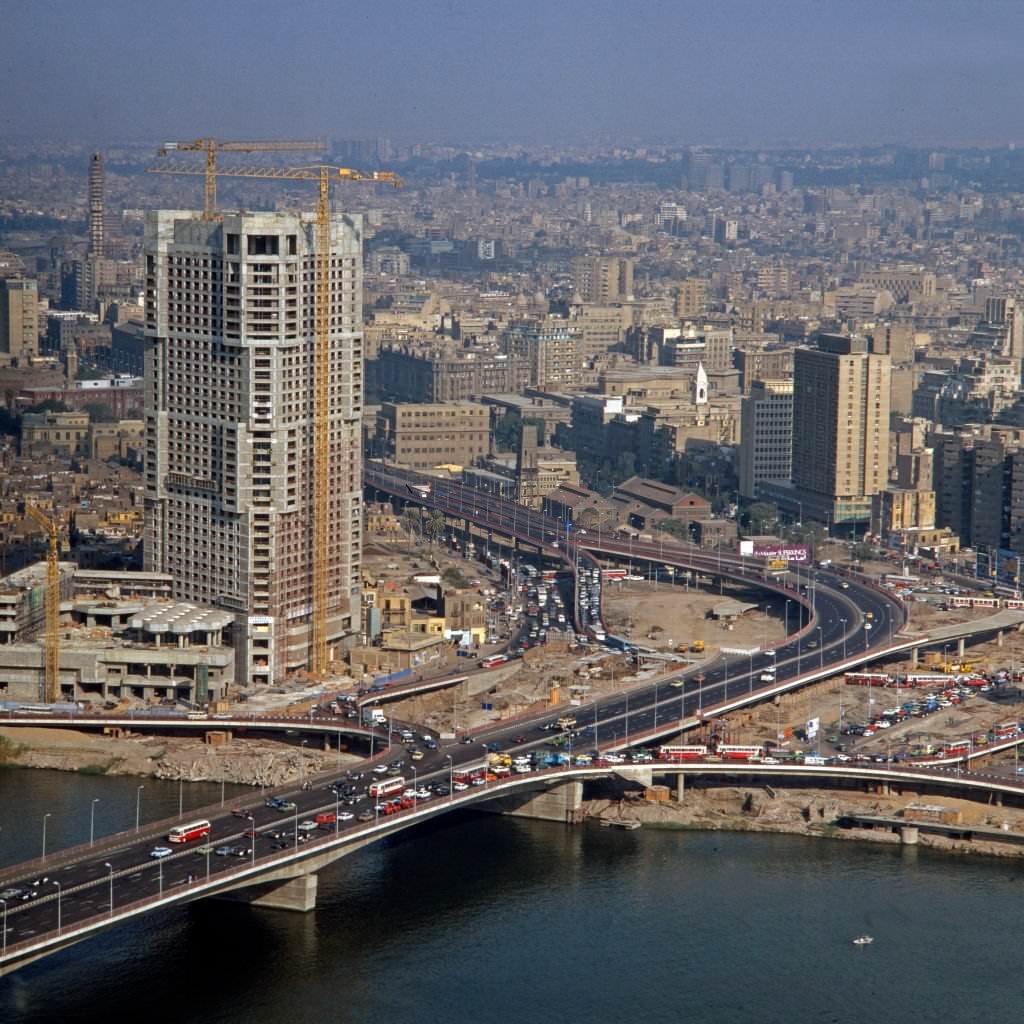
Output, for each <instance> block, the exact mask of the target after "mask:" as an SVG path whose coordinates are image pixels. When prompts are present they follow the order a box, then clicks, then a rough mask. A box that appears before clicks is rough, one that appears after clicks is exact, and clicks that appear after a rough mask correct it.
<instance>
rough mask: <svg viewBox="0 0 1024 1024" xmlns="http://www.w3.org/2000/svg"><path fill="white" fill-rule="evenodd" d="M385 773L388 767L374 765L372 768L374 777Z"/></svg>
mask: <svg viewBox="0 0 1024 1024" xmlns="http://www.w3.org/2000/svg"><path fill="white" fill-rule="evenodd" d="M387 771H388V766H387V765H386V764H378V765H374V767H373V774H374V775H386V774H387Z"/></svg>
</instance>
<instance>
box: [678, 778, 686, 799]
mask: <svg viewBox="0 0 1024 1024" xmlns="http://www.w3.org/2000/svg"><path fill="white" fill-rule="evenodd" d="M685 799H686V776H685V775H684V774H683V772H680V773H679V774H678V775H677V776H676V800H677V801H678V802H679V803H682V802H683V801H684V800H685Z"/></svg>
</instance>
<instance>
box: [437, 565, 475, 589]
mask: <svg viewBox="0 0 1024 1024" xmlns="http://www.w3.org/2000/svg"><path fill="white" fill-rule="evenodd" d="M441 582H442V583H444V584H446V585H447V586H449V587H451V588H452V589H453V590H464V589H465V588H466V587H468V586H469V580H467V579H466V577H465V576H463V575H462V573H461V572H459V570H458V569H456V568H455V567H454V566H451V567H449V568H447V569H445V571H444V572H443V573H441Z"/></svg>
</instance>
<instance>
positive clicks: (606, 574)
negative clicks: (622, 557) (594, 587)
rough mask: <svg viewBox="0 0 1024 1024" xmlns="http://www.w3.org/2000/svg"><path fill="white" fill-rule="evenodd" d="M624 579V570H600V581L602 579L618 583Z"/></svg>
mask: <svg viewBox="0 0 1024 1024" xmlns="http://www.w3.org/2000/svg"><path fill="white" fill-rule="evenodd" d="M625 578H626V570H625V569H602V570H601V579H603V580H612V581H615V582H618V581H620V580H624V579H625Z"/></svg>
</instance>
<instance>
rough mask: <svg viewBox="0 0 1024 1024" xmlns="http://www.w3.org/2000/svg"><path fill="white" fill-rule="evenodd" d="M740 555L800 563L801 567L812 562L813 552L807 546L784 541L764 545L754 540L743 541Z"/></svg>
mask: <svg viewBox="0 0 1024 1024" xmlns="http://www.w3.org/2000/svg"><path fill="white" fill-rule="evenodd" d="M740 554H741V555H745V556H752V557H754V558H771V559H777V560H779V561H783V560H784V561H787V562H798V563H800V564H801V565H803V564H805V563H807V562H809V561H810V560H811V550H810V548H809V547H808V546H807V545H806V544H786V543H785V542H784V541H779V542H777V543H774V544H762V543H758V542H756V541H752V540H741V541H740Z"/></svg>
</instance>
